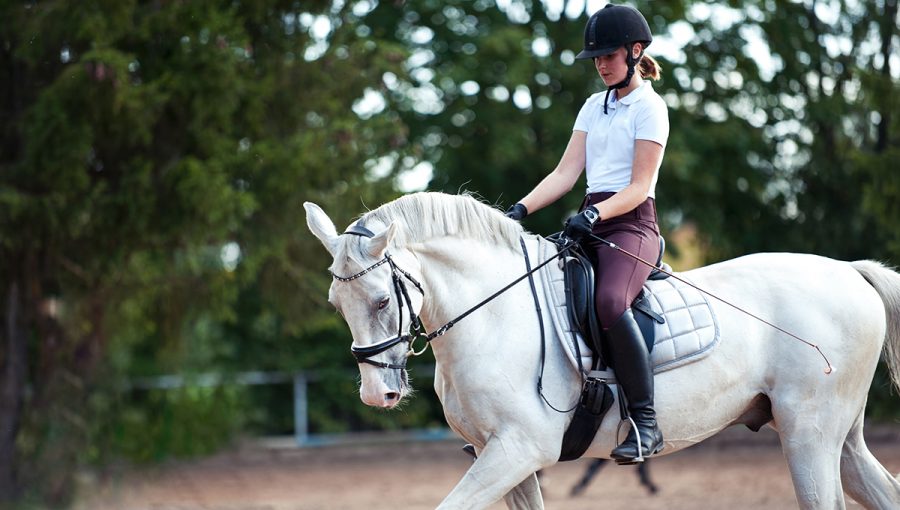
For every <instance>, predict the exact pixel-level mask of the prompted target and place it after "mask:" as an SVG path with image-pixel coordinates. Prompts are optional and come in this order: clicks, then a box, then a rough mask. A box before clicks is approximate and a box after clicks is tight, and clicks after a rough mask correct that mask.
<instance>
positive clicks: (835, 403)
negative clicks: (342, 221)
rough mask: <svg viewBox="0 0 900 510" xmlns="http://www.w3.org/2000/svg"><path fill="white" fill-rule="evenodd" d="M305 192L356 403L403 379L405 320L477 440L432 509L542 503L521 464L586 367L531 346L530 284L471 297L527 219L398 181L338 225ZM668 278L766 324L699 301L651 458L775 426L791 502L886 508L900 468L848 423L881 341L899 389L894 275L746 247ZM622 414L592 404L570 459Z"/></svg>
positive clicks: (389, 391) (565, 420)
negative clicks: (697, 327) (705, 346)
mask: <svg viewBox="0 0 900 510" xmlns="http://www.w3.org/2000/svg"><path fill="white" fill-rule="evenodd" d="M304 207H305V209H306V213H307V226H308V227H309V229H310V230H311V232H312V233H313V234H314V235H315V236H316V237H317V238H318V239H319V240H320V241H321V243H322V244H323V245H324V247H325V248H326V250H327V251H328V252H329V253H330V254H331V256H332V258H333V263H332V264H331V266H330V268H329V270H330V271H331V273H332V275H333V281H332V284H331V287H330V289H329V292H328V301H329V302H330V303H331V304H332V305H333V306H334V307H335V308H336V309H337V311H338V312H339V313H340V314H341V315H342V316H343V318H344V319H345V321H346V322H347V324H348V326H349V328H350V332H351V334H352V337H353V344H352V346H351V350H352V352H353V354H354V355H355V356H356V357H357V361H358V363H359V370H360V398H361V400H362V401H363V402H364V403H365V404H367V405H370V406H375V407H379V408H387V409H389V408H394V407H396V406H397V405H398V404H399V403H400V402H401V401H402V400H403V399H404V397H406V396H407V395H408V394H409V392H410V390H411V389H410V386H409V378H408V376H407V372H406V360H407V358H408V357H409V356H411V355H412V354H418V353H420V352H422V350H424V349H422V350H419V351H418V352H417V351H416V347H415V346H414V342H413V341H414V336H413V335H409V334H407V333H404V332H408V331H409V330H410V328H412V329H414V330H415V329H419V328H422V329H424V330H425V331H432V333H431V334H429V335H428V339H429V340H431V342H430V344H428V345H430V346H431V348H432V350H433V353H434V358H435V362H436V365H435V377H434V389H435V392H436V393H437V395H438V397H439V398H440V401H441V404H442V406H443V410H444V415H445V418H446V420H447V423H448V424H449V426H450V428H451V429H452V430H453V431H454V432H455V433H456V434H458V435H459V436H461V437H462V438H463V439H465V440H466V441H467V442H469V443H471V444H473V445H474V446H475V450H476V454H477V460H475V462H473V464H472V465H471V467H470V468H469V469H468V470H467V471H466V473H465V475H464V476H463V477H462V479H461V480H460V481H459V482H458V483H457V485H456V486H455V487H454V488H453V489H452V490H451V492H450V493H449V494H448V495H447V496H446V498H445V499H444V500H443V501H442V502H441V504H440V506H439V507H438V508H441V509H451V508H485V507H487V506H489V505H491V504H493V503H495V502H497V501H500V500H501V499H503V500H505V502H506V505H507V507H509V508H513V509H525V508H528V509H534V508H543V500H542V496H541V492H540V486H539V483H538V480H537V478H536V476H535V474H534V473H535V472H537V471H538V470H540V469H542V468H547V467H549V466H551V465H553V464H555V463H556V462H557V461H558V458H559V456H560V445H561V441H562V438H563V435H564V433H565V431H566V429H567V426H568V424H569V422H570V421H571V419H572V413H565V412H558V411H560V410H562V411H565V410H566V409H569V407H570V406H571V405H572V404H573V403H576V402H577V401H578V399H579V396H580V394H581V380H582V379H581V377H582V375H583V370H584V367H583V366H579V364H578V363H574V362H573V358H572V355H571V353H570V352H568V351H567V349H566V348H565V347H564V344H563V343H562V342H560V341H558V339H554V338H549V339H548V341H547V342H546V343H544V345H541V344H542V336H541V333H540V332H539V331H538V329H539V328H538V327H537V320H536V319H535V315H536V313H535V306H534V302H533V297H532V294H531V289H530V288H529V285H528V284H527V282H525V281H524V280H523V281H520V283H518V284H516V285H513V286H511V287H509V288H508V290H506V291H505V292H502V293H500V294H497V295H496V296H495V297H494V298H493V299H491V300H487V301H485V297H486V296H488V295H489V294H490V293H491V292H493V291H495V290H497V289H500V288H501V287H502V286H503V284H506V283H509V282H513V281H515V280H516V278H520V277H521V276H522V274H523V273H524V272H525V263H524V261H523V249H522V247H521V245H520V237H521V236H523V235H526V234H527V233H526V232H525V231H524V229H523V228H522V227H521V226H520V225H519V223H518V222H516V221H513V220H510V219H508V218H506V217H505V215H504V214H503V213H502V212H500V211H499V210H498V209H496V208H494V207H491V206H489V205H486V204H484V203H482V202H480V201H478V200H476V199H474V198H472V197H470V196H468V195H465V194H464V195H449V194H442V193H434V192H422V193H415V194H410V195H405V196H402V197H400V198H398V199H396V200H394V201H391V202H388V203H386V204H384V205H382V206H380V207H378V208H377V209H375V210H372V211H369V212H368V213H366V214H364V215H362V216H361V217H360V218H359V220H358V221H357V222H355V223H353V224H352V225H351V226H350V227H349V228H348V229H347V231H346V232H345V234H348V235H340V234H338V232H337V230H336V228H335V226H334V223H333V222H332V221H331V219H330V218H329V217H328V216H327V215H326V214H325V212H324V211H323V210H322V209H321V208H320V207H319V206H317V205H315V204H313V203H309V202H306V203H305V204H304ZM353 234H355V235H353ZM548 268H549V270H551V271H559V270H560V269H559V268H558V266H557V264H549V266H548ZM680 275H681V276H682V277H684V278H685V279H688V280H690V281H691V282H692V283H694V284H695V285H697V286H698V287H700V288H702V289H704V290H708V291H710V292H712V293H714V294H715V295H716V296H718V297H720V298H721V299H725V298H727V299H728V300H730V301H734V302H739V303H740V304H741V305H742V307H743V308H744V309H746V310H751V311H752V312H753V313H754V314H755V315H756V316H757V317H765V319H766V320H768V321H771V323H772V324H777V325H778V327H779V328H780V329H781V330H779V329H775V328H772V327H771V326H770V325H769V324H766V323H763V322H760V321H759V320H755V319H754V318H752V317H750V316H748V315H747V314H746V313H742V312H740V311H738V310H737V309H735V308H733V307H731V306H726V305H725V304H723V303H722V302H720V301H718V300H712V301H710V304H711V306H712V308H713V309H714V311H715V315H716V317H717V318H718V321H719V327H720V333H721V340H720V342H719V343H718V344H717V345H716V346H715V348H714V349H713V350H712V352H711V353H710V354H709V355H707V356H705V357H703V358H702V359H700V360H698V361H695V362H693V363H690V364H687V365H684V366H681V367H679V368H676V369H673V370H669V371H665V372H662V373H658V374H657V375H656V376H655V382H656V384H655V386H656V410H657V416H658V420H659V426H660V428H661V430H662V432H663V436H664V438H665V448H664V450H663V451H662V452H661V454H660V455H669V454H672V453H675V452H678V451H679V450H682V449H684V448H687V447H689V446H692V445H695V444H697V443H699V442H700V441H703V440H704V439H706V438H709V437H711V436H713V435H714V434H716V433H718V432H720V431H722V430H723V429H725V428H726V427H729V426H732V425H737V424H745V425H747V426H750V427H751V428H752V427H754V426H755V427H757V428H758V427H759V426H761V425H762V424H765V425H767V426H769V427H771V428H773V429H774V430H775V431H777V433H778V435H779V437H780V442H781V447H782V449H783V452H784V455H785V458H786V460H787V464H788V467H789V470H790V474H791V478H792V482H793V486H794V490H795V494H796V497H797V502H798V505H799V507H800V508H802V509H822V508H844V505H845V502H844V491H846V493H847V494H848V495H849V496H851V497H852V498H853V499H855V500H856V501H857V502H859V503H861V504H862V505H863V506H865V507H866V508H898V507H900V481H898V480H897V478H895V476H894V475H893V474H891V473H890V472H889V471H888V470H887V469H886V468H885V467H884V466H882V465H881V464H880V463H879V462H878V460H876V458H875V457H874V456H873V455H872V453H871V452H870V451H869V449H868V447H867V446H866V443H865V440H864V438H863V418H864V411H865V405H866V399H867V394H868V390H869V386H870V384H871V381H872V378H873V375H874V372H875V369H876V366H877V364H878V361H879V359H880V357H881V352H882V350H883V351H884V354H885V355H884V358H885V361H886V363H887V365H888V367H889V370H890V374H891V379H892V382H893V384H894V385H895V386H896V387H898V388H900V274H897V273H896V272H894V271H892V270H891V269H889V268H887V267H886V266H884V265H883V264H881V263H879V262H874V261H857V262H843V261H837V260H833V259H828V258H824V257H820V256H815V255H808V254H791V253H761V254H752V255H746V256H743V257H739V258H736V259H733V260H730V261H725V262H720V263H717V264H713V265H710V266H706V267H702V268H698V269H694V270H691V271H686V272H684V273H680ZM408 289H410V290H408ZM476 303H481V304H482V306H481V307H480V308H478V309H477V310H474V311H472V306H473V305H475V304H476ZM466 310H468V311H469V312H471V313H468V312H466V313H468V315H465V313H464V314H463V317H464V318H462V319H461V318H460V317H459V314H460V313H462V312H464V311H466ZM454 318H455V319H454ZM451 320H453V321H454V322H451ZM782 330H783V331H789V332H791V333H792V334H794V335H796V336H797V337H798V338H803V339H809V340H810V341H812V340H814V341H815V342H816V344H811V342H810V345H813V346H814V347H816V348H817V349H819V350H820V353H821V354H822V355H823V357H824V356H825V355H826V354H827V360H830V361H831V362H833V366H834V368H835V369H834V370H833V371H832V370H831V367H832V364H831V363H830V362H829V364H828V368H827V369H825V370H823V366H822V358H821V357H819V354H817V353H816V352H815V351H814V350H813V349H811V348H810V345H804V343H802V342H800V341H797V339H795V338H790V337H788V336H786V335H785V334H784V333H782ZM548 335H549V336H550V337H553V336H554V332H553V331H552V328H551V331H548ZM542 350H543V354H542ZM541 371H542V373H543V385H542V387H541V388H540V389H539V388H538V387H537V386H538V384H537V380H538V377H539V373H540V372H541ZM826 372H831V373H830V374H828V373H826ZM551 403H552V404H553V407H554V408H556V409H553V408H551ZM619 421H620V418H619V416H618V413H615V412H613V413H607V415H606V416H605V417H604V419H603V421H602V422H601V425H600V428H599V430H598V432H597V433H596V435H595V437H594V439H593V441H592V442H591V444H590V446H589V447H588V449H587V451H586V452H585V454H584V456H585V457H593V458H609V453H610V451H611V450H612V449H613V448H614V447H615V446H616V440H617V429H618V427H619Z"/></svg>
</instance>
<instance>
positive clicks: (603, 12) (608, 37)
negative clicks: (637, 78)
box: [575, 4, 653, 58]
mask: <svg viewBox="0 0 900 510" xmlns="http://www.w3.org/2000/svg"><path fill="white" fill-rule="evenodd" d="M652 41H653V35H652V34H650V25H648V24H647V20H646V19H644V15H643V14H641V13H640V11H638V10H637V9H635V8H634V7H630V6H627V5H613V4H607V5H606V7H604V8H602V9H600V10H599V11H597V12H595V13H594V14H593V15H592V16H591V17H590V19H588V22H587V26H585V27H584V49H583V50H582V51H581V53H579V54H578V55H577V56H576V57H575V58H594V57H602V56H604V55H609V54H610V53H612V52H614V51H616V50H617V49H619V48H621V47H623V46H627V45H630V44H632V43H635V42H641V43H644V48H646V47H647V46H649V45H650V43H651V42H652Z"/></svg>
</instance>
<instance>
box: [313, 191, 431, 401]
mask: <svg viewBox="0 0 900 510" xmlns="http://www.w3.org/2000/svg"><path fill="white" fill-rule="evenodd" d="M303 205H304V208H305V209H306V223H307V225H308V226H309V229H310V230H311V231H312V233H313V234H315V236H316V237H318V238H319V240H320V241H321V242H322V244H323V245H324V246H325V249H326V250H328V252H329V253H330V254H331V256H332V257H333V258H334V262H333V263H332V265H331V268H330V270H331V273H332V275H333V279H332V283H331V288H330V289H329V291H328V302H330V303H331V304H332V305H333V306H334V307H335V309H336V310H337V311H338V312H340V314H341V315H342V316H343V317H344V320H345V321H347V325H349V326H350V332H351V334H352V336H353V345H352V346H351V350H352V352H353V354H354V356H356V359H357V361H358V363H359V371H360V376H361V385H360V391H359V393H360V398H361V399H362V401H363V402H364V403H366V404H367V405H370V406H375V407H384V408H392V407H394V406H396V405H397V404H398V403H400V401H401V400H402V399H403V397H404V396H406V395H407V394H408V393H409V391H410V389H409V384H408V377H407V373H406V369H405V367H406V359H407V357H408V352H409V347H410V346H409V340H410V338H409V337H408V336H407V332H408V331H409V329H410V327H411V325H412V322H413V320H414V319H413V318H414V317H415V318H417V317H418V315H419V311H420V309H421V308H422V302H423V299H422V298H423V295H422V293H421V287H420V285H419V284H418V280H417V278H420V277H419V276H414V275H413V274H412V273H413V272H415V273H416V274H417V273H418V264H417V263H416V260H415V258H414V257H413V256H412V254H411V253H410V252H409V251H408V250H404V249H400V248H399V247H397V246H396V243H395V241H396V239H397V237H398V233H399V231H400V227H399V225H398V224H397V223H396V222H392V223H391V224H390V225H388V226H386V227H385V226H376V225H367V227H370V228H372V229H374V230H375V232H371V231H368V229H367V228H362V229H359V228H357V229H355V230H353V229H351V230H350V231H348V232H349V233H345V234H342V235H339V234H338V233H337V230H336V229H335V227H334V223H333V222H332V221H331V219H330V218H329V217H328V215H327V214H325V212H324V211H323V210H322V209H321V208H320V207H319V206H317V205H315V204H313V203H310V202H306V203H305V204H303ZM401 267H402V268H403V269H400V268H401ZM407 284H411V285H407ZM417 287H418V288H417Z"/></svg>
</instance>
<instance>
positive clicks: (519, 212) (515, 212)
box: [506, 202, 528, 221]
mask: <svg viewBox="0 0 900 510" xmlns="http://www.w3.org/2000/svg"><path fill="white" fill-rule="evenodd" d="M525 216H528V209H527V208H526V207H525V206H524V205H523V204H522V202H518V203H516V204H515V205H513V206H512V207H510V208H509V209H507V210H506V217H507V218H509V219H512V220H516V221H522V218H524V217H525Z"/></svg>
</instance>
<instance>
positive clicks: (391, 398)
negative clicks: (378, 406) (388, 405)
mask: <svg viewBox="0 0 900 510" xmlns="http://www.w3.org/2000/svg"><path fill="white" fill-rule="evenodd" d="M399 398H400V394H399V393H397V392H396V391H392V392H390V393H385V394H384V400H386V401H388V402H391V401H394V400H398V399H399Z"/></svg>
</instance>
